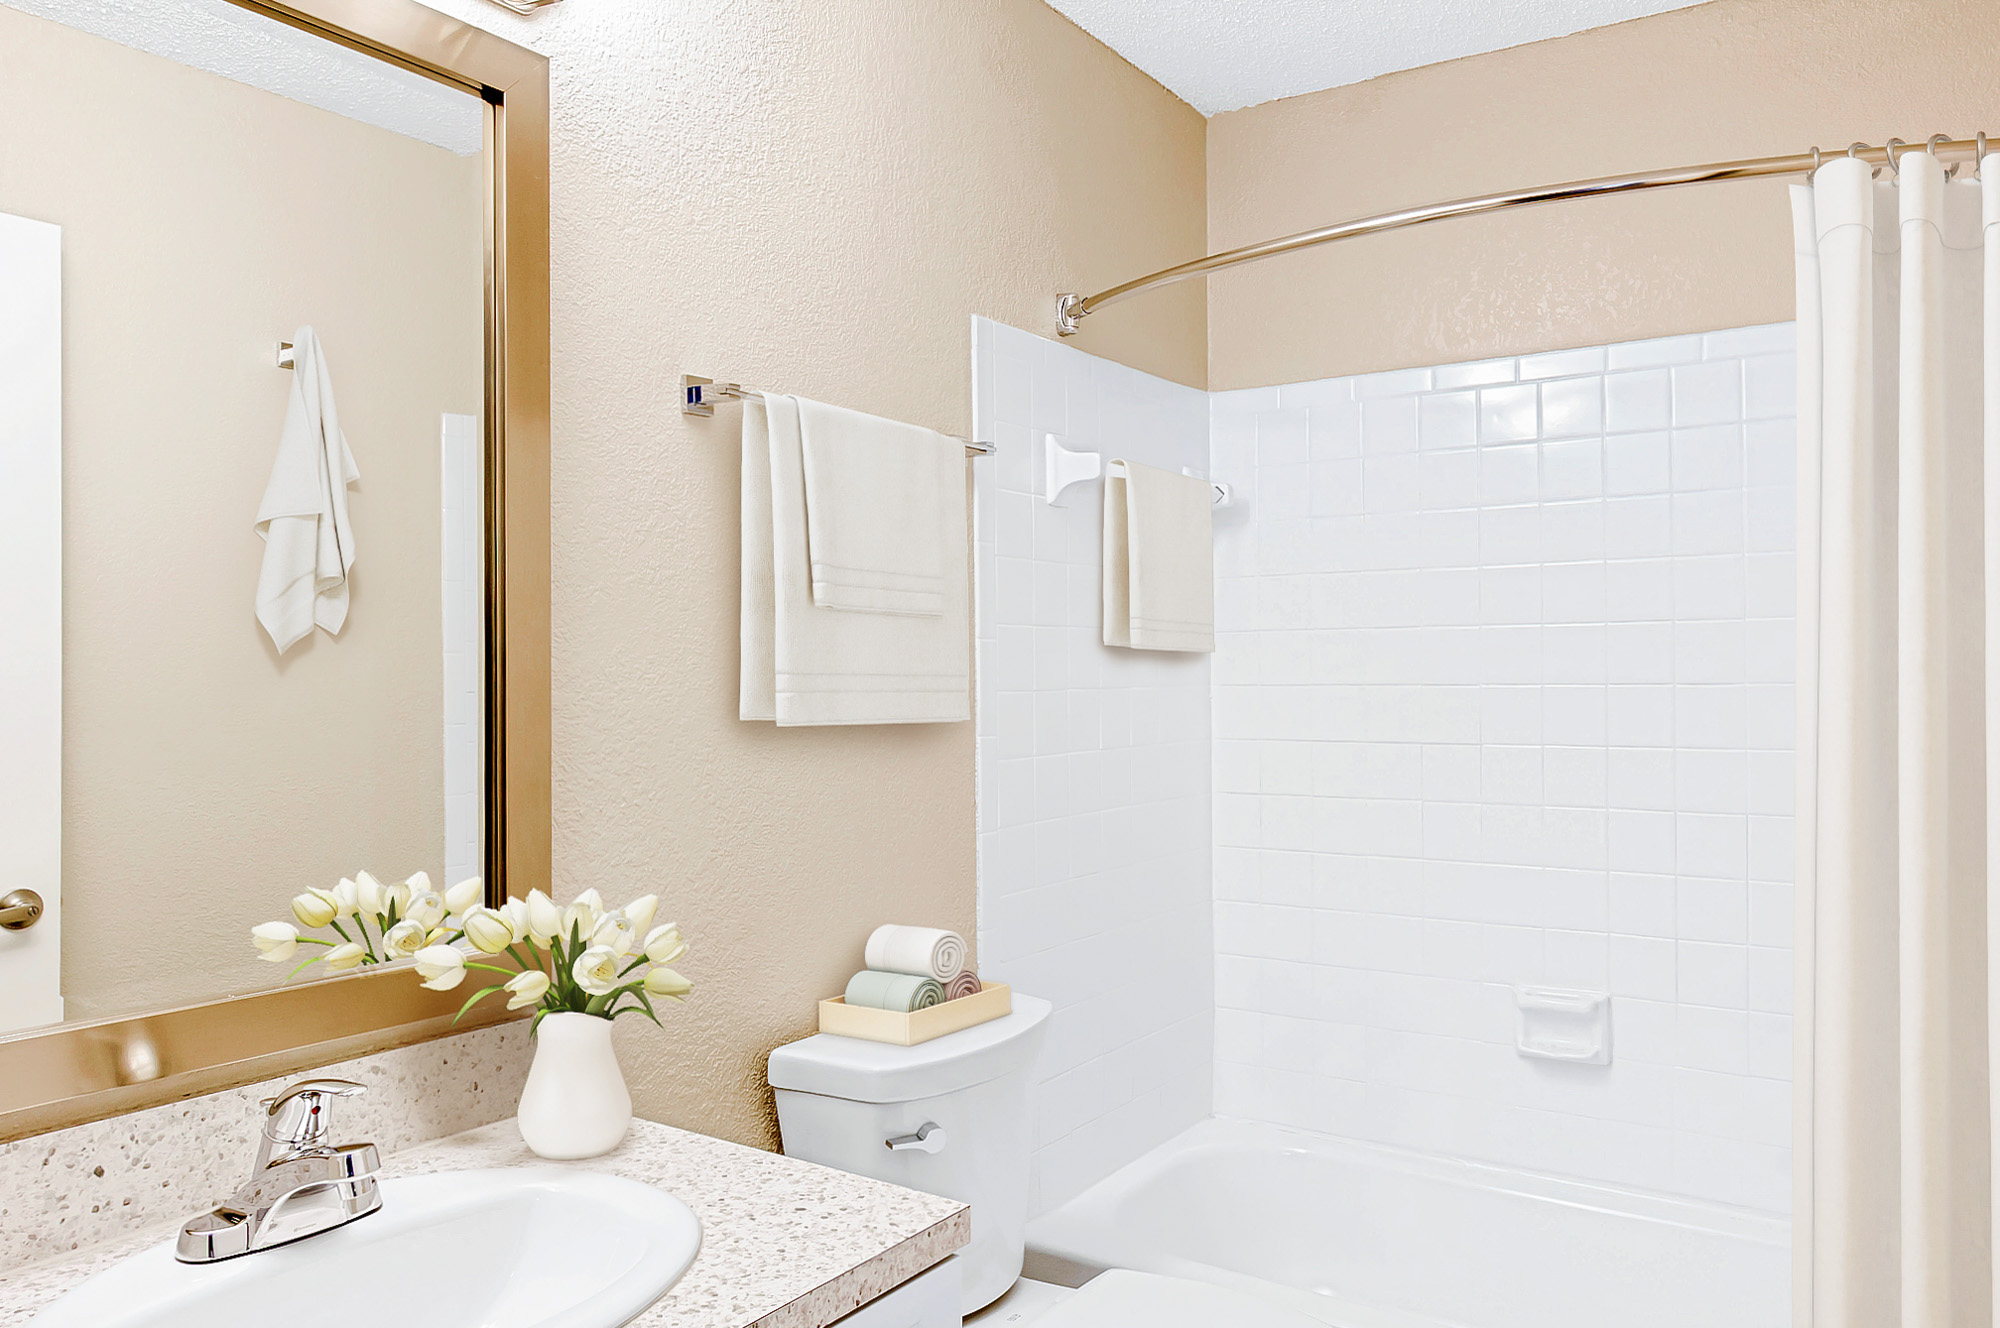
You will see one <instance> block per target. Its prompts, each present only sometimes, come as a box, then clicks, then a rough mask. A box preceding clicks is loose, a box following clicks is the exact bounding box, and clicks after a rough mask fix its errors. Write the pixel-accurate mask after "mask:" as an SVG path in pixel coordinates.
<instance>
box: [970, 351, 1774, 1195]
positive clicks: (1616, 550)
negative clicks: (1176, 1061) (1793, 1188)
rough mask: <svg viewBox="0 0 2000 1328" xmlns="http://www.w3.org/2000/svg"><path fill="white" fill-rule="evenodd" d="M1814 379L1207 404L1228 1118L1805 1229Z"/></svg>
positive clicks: (1752, 360)
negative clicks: (1650, 1193) (1798, 1218)
mask: <svg viewBox="0 0 2000 1328" xmlns="http://www.w3.org/2000/svg"><path fill="white" fill-rule="evenodd" d="M1792 347H1793V335H1792V326H1791V325H1790V324H1778V325H1773V326H1768V327H1752V328H1743V329H1739V330H1734V331H1729V332H1719V333H1711V334H1707V335H1698V336H1685V337H1674V338H1669V339H1665V340H1660V341H1648V342H1639V343H1632V344H1627V345H1620V346H1610V347H1600V348H1591V349H1585V350H1575V351H1563V352H1558V353H1554V354H1549V355H1534V356H1525V357H1522V358H1521V359H1518V360H1494V361H1485V362H1481V363H1479V364H1461V365H1449V366H1445V367H1441V368H1436V369H1428V370H1424V369H1419V370H1404V371H1398V372H1396V373H1387V374H1372V375H1367V376H1364V377H1358V378H1346V379H1332V380H1328V381H1324V382H1315V383H1302V384H1297V385H1294V386H1286V387H1281V388H1261V389H1255V390H1251V391H1243V392H1226V393H1217V394H1214V395H1213V396H1212V397H1211V398H1210V409H1211V430H1212V432H1211V437H1212V459H1211V464H1212V467H1213V471H1214V474H1215V477H1216V478H1217V479H1221V480H1226V481H1228V482H1230V483H1232V484H1234V485H1235V486H1236V487H1237V491H1238V493H1240V494H1241V495H1242V496H1243V500H1244V501H1243V502H1242V503H1241V505H1240V506H1239V507H1237V508H1235V509H1231V510H1229V511H1226V512H1225V513H1223V514H1222V519H1221V520H1219V521H1218V525H1217V541H1216V559H1217V574H1218V593H1217V605H1216V608H1217V615H1218V629H1219V640H1218V646H1217V651H1216V654H1215V656H1214V659H1213V664H1212V668H1213V677H1214V719H1213V732H1214V758H1213V759H1214V798H1215V808H1214V891H1215V945H1216V970H1215V998H1216V1004H1217V1010H1216V1016H1215V1048H1216V1065H1215V1109H1216V1111H1217V1112H1218V1113H1219V1114H1223V1115H1231V1116H1245V1117H1254V1118H1258V1119H1262V1120H1269V1121H1275V1122H1278V1123H1281V1124H1286V1125H1293V1126H1299V1127H1304V1128H1308V1129H1314V1130H1321V1131H1325V1132H1328V1133H1332V1134H1338V1135H1346V1136H1350V1137H1356V1138H1363V1139H1372V1140H1380V1141H1384V1142H1388V1143H1391V1144H1396V1145H1400V1146H1404V1147H1409V1148H1413V1149H1419V1150H1422V1151H1424V1152H1428V1153H1437V1154H1446V1155H1452V1156H1459V1157H1467V1158H1476V1159H1483V1160H1488V1161H1493V1162H1498V1163H1502V1164H1506V1165H1514V1166H1521V1167H1526V1168H1531V1169H1535V1170H1540V1171H1548V1172H1556V1173H1562V1174H1566V1175H1570V1176H1579V1177H1585V1178H1589V1179H1594V1180H1601V1181H1605V1182H1609V1183H1612V1184H1619V1185H1630V1186H1635V1187H1639V1188H1644V1189H1651V1190H1660V1191H1670V1192H1675V1193H1680V1194H1687V1195H1694V1196H1698V1197H1702V1198H1707V1199H1711V1200H1716V1201H1720V1202H1724V1203H1730V1204H1739V1205H1745V1206H1749V1207H1754V1208H1761V1209H1767V1210H1774V1211H1782V1210H1785V1209H1787V1208H1788V1207H1789V1184H1790V1181H1789V1177H1790V1137H1791V1096H1790V1094H1791V1090H1790V1083H1789V1080H1790V1072H1791V1018H1790V999H1791V956H1792V952H1791V879H1792V863H1791V843H1792V840H1791V810H1792V805H1791V802H1792V675H1793V658H1792V636H1793V621H1792V620H1793V600H1794V592H1793V525H1794V517H1793V450H1794V429H1793V397H1792V382H1793V355H1792ZM1002 418H1006V416H1004V415H1003V416H1002ZM1023 501H1025V500H1023ZM1004 529H1005V527H1004V525H1003V531H1004ZM1003 542H1004V536H1003ZM1002 552H1003V554H1004V553H1005V549H1004V548H1003V549H1002ZM1072 566H1073V567H1083V563H1082V562H1078V563H1076V564H1073V565H1072ZM1084 574H1085V575H1087V574H1088V569H1087V568H1084ZM1000 621H1001V622H1003V623H1004V622H1011V621H1015V620H1014V619H1008V618H1004V617H1003V618H1001V619H1000ZM1002 630H1003V631H1004V630H1005V629H1004V628H1003V629H1002ZM1023 648H1025V647H1017V649H1023ZM1002 649H1003V651H1004V647H1003V648H1002ZM983 690H984V689H983V688H982V691H983ZM1016 704H1027V703H1026V702H1017V703H1016ZM1099 704H1102V701H1101V700H1100V702H1099ZM1006 727H1007V726H1006V725H1005V724H1004V723H1002V724H1000V725H999V726H998V727H997V728H996V729H995V732H1000V731H1004V730H1005V729H1006ZM1188 731H1189V732H1190V733H1192V732H1193V731H1194V725H1193V724H1192V723H1190V724H1189V727H1188ZM982 732H985V729H982ZM982 741H983V742H984V741H986V740H984V739H983V740H982ZM1001 778H1002V779H1003V780H1004V779H1005V778H1006V776H1005V775H1004V774H1003V775H1002V776H1001ZM1019 778H1021V779H1023V780H1025V778H1026V776H1025V775H1023V776H1019ZM1001 805H1002V810H1003V812H1004V808H1005V805H1006V804H1005V801H1004V799H1003V801H1002V804H1001ZM1523 984H1544V985H1553V986H1564V987H1581V988H1590V989H1596V990H1608V991H1610V992H1611V993H1612V994H1613V1015H1612V1022H1613V1032H1612V1042H1613V1053H1614V1054H1613V1062H1612V1064H1611V1065H1609V1066H1604V1067H1597V1066H1582V1065H1564V1064H1554V1063H1549V1062H1537V1061H1530V1060H1526V1059H1523V1058H1522V1057H1520V1056H1519V1055H1518V1054H1517V1053H1516V1052H1515V1050H1514V1032H1515V1011H1514V1002H1513V994H1512V989H1513V988H1514V987H1515V986H1516V985H1523Z"/></svg>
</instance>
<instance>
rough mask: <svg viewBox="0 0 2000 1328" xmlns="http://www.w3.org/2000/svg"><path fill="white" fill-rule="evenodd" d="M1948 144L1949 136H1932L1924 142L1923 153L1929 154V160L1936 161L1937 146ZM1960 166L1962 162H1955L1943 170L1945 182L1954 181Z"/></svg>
mask: <svg viewBox="0 0 2000 1328" xmlns="http://www.w3.org/2000/svg"><path fill="white" fill-rule="evenodd" d="M1949 142H1951V135H1950V134H1932V135H1931V136H1930V137H1929V138H1927V139H1925V140H1924V151H1925V152H1927V153H1929V154H1930V156H1931V160H1933V161H1935V160H1937V149H1938V144H1940V143H1949ZM1962 165H1964V163H1963V162H1957V161H1955V162H1953V163H1952V164H1951V165H1949V166H1947V167H1945V168H1944V178H1945V180H1946V181H1947V182H1949V181H1952V180H1956V179H1957V178H1958V168H1959V167H1960V166H1962Z"/></svg>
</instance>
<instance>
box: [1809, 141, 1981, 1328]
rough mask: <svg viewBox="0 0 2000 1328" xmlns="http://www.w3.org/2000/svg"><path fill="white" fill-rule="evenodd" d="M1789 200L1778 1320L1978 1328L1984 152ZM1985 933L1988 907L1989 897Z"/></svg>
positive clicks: (1852, 171)
mask: <svg viewBox="0 0 2000 1328" xmlns="http://www.w3.org/2000/svg"><path fill="white" fill-rule="evenodd" d="M1985 174H1986V176H1987V178H1986V180H1985V182H1984V183H1983V184H1981V183H1980V182H1978V181H1976V180H1971V179H1961V180H1956V181H1950V180H1947V179H1946V176H1945V172H1944V169H1943V168H1942V167H1941V166H1940V165H1939V164H1938V163H1937V162H1936V161H1935V160H1933V159H1932V158H1930V157H1929V156H1927V155H1925V154H1924V153H1923V152H1922V151H1921V150H1912V151H1910V152H1908V153H1907V155H1905V156H1904V158H1903V160H1902V168H1901V173H1900V178H1897V177H1895V176H1892V174H1891V173H1890V172H1889V171H1887V170H1885V171H1884V172H1883V178H1882V179H1880V180H1871V178H1870V170H1869V167H1868V166H1867V165H1866V164H1865V163H1863V162H1860V161H1855V160H1851V159H1847V158H1841V159H1838V160H1835V161H1833V162H1831V163H1829V164H1827V165H1825V166H1823V167H1821V168H1820V170H1819V171H1818V172H1817V173H1816V174H1815V175H1814V177H1813V182H1812V184H1811V186H1810V187H1805V186H1801V187H1797V188H1795V189H1794V190H1793V205H1794V219H1795V228H1794V233H1795V238H1796V241H1797V253H1798V292H1799V297H1798V298H1799V325H1798V344H1799V444H1800V446H1799V495H1800V498H1799V514H1800V527H1799V563H1800V578H1799V586H1800V592H1799V617H1798V625H1799V641H1800V651H1799V693H1800V695H1799V720H1800V722H1799V732H1798V740H1799V774H1800V797H1799V804H1798V828H1799V833H1798V839H1797V845H1798V862H1797V869H1798V877H1797V879H1798V898H1799V912H1798V936H1797V959H1798V964H1799V981H1798V991H1799V1002H1798V1023H1797V1043H1796V1047H1797V1070H1798V1073H1797V1090H1796V1091H1797V1103H1798V1117H1797V1127H1798V1128H1797V1133H1796V1151H1795V1154H1794V1163H1793V1165H1794V1167H1795V1175H1796V1186H1795V1189H1796V1204H1795V1211H1794V1232H1793V1241H1794V1250H1795V1256H1794V1257H1795V1267H1796V1269H1797V1274H1798V1275H1797V1278H1796V1282H1795V1287H1796V1295H1795V1303H1794V1321H1795V1322H1796V1323H1797V1324H1799V1325H1809V1326H1810V1328H1945V1326H1946V1325H1951V1326H1952V1328H1959V1326H1960V1325H1974V1324H1979V1325H1991V1324H1993V1322H1994V1320H1993V1310H1992V1307H1993V1305H1994V1303H1995V1300H1994V1294H1993V1276H1994V1271H1993V1270H1994V1260H1993V1258H1992V1240H1991V1233H1992V1231H1993V1229H1994V1221H1993V1196H1994V1193H1995V1187H1994V1185H1993V1184H1992V1181H1991V1166H1990V1159H1991V1156H1992V1152H1993V1149H1992V1141H1993V1138H1994V1135H1995V1122H1996V1117H1995V1115H1994V1104H1995V1102H2000V1094H1995V1093H1993V1092H1992V1091H1991V1089H1990V1080H1989V1074H1990V1070H1989V1067H1990V1066H1992V1065H1995V1064H2000V1055H1993V1054H1991V1053H1990V1050H1989V1039H1990V1038H1991V1037H1992V1036H1993V1034H1994V1032H1995V1030H2000V1020H1996V1019H1995V1018H1993V1017H1992V1014H1991V1012H1992V1011H1993V1010H1994V1009H1996V1008H2000V1005H1996V1002H1995V999H1994V995H1993V989H1992V985H1991V984H1992V982H1993V981H1994V980H1995V979H2000V965H1996V964H1994V963H1992V962H1991V956H1992V955H1993V954H1994V953H1995V942H1996V935H1995V933H1994V932H1992V931H1990V930H1989V909H1988V906H1987V890H1988V876H1987V863H1988V861H1989V860H1991V861H1994V862H1996V863H2000V846H1995V844H1994V841H1993V839H1992V836H1993V834H1994V832H1995V830H1996V829H2000V779H1996V780H1994V781H1992V783H1991V785H1990V786H1989V783H1988V780H1987V778H1986V771H1987V769H1988V768H1989V767H1994V768H1996V769H2000V745H1996V737H2000V732H1997V730H2000V725H1991V726H1990V725H1989V722H1988V716H1989V715H1991V716H1994V717H1995V718H1996V719H2000V700H1996V698H1995V697H1994V696H1993V695H1991V693H1992V692H1993V689H1994V683H1993V682H1992V681H1991V680H1989V678H1988V676H1987V673H1986V668H1985V661H1986V659H1987V658H1988V657H1989V656H1990V657H1992V658H1994V659H1995V660H2000V643H1996V641H1995V638H1994V632H1995V631H1996V629H2000V609H1996V607H1995V596H1996V595H2000V487H1996V486H2000V462H1996V460H1995V455H1996V453H1995V449H1996V447H2000V430H1996V428H1995V425H1994V422H1995V421H1996V419H2000V353H1996V352H2000V225H1996V223H2000V162H1996V163H1995V165H1994V166H1993V167H1991V168H1988V170H1987V171H1986V172H1985ZM1991 912H1992V914H1993V916H1992V918H1991V921H1992V923H1995V924H2000V909H1996V910H1992V911H1991Z"/></svg>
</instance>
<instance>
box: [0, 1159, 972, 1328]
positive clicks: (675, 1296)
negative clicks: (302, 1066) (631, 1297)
mask: <svg viewBox="0 0 2000 1328" xmlns="http://www.w3.org/2000/svg"><path fill="white" fill-rule="evenodd" d="M516 1166H519V1167H528V1166H535V1167H574V1168H578V1169H581V1170H586V1171H601V1172H605V1173H608V1174H611V1175H616V1176H624V1177H627V1178H628V1179H631V1180H636V1181H639V1182H641V1183H643V1184H647V1185H654V1186H657V1187H659V1188H660V1189H663V1190H666V1191H667V1192H668V1193H670V1194H673V1195H674V1196H675V1197H677V1198H679V1199H680V1200H682V1201H683V1202H684V1203H686V1204H687V1205H688V1207H690V1208H692V1209H693V1210H694V1212H695V1215H696V1216H697V1217H699V1218H700V1219H701V1224H702V1244H701V1253H700V1254H699V1255H698V1256H697V1257H696V1259H695V1261H694V1265H693V1266H692V1267H690V1268H689V1269H688V1271H687V1274H686V1275H685V1276H684V1277H682V1278H681V1280H680V1281H679V1282H678V1283H676V1284H675V1286H674V1288H673V1289H672V1290H671V1291H669V1292H668V1293H667V1294H666V1295H665V1296H664V1297H663V1298H661V1300H660V1301H659V1302H658V1303H657V1304H655V1305H654V1306H653V1307H652V1308H651V1309H649V1310H647V1311H646V1312H645V1313H644V1314H642V1315H640V1316H639V1317H638V1318H637V1319H635V1320H633V1321H632V1323H631V1325H630V1328H825V1325H827V1324H830V1323H832V1322H833V1321H834V1320H836V1319H839V1318H841V1317H842V1316H843V1315H846V1314H850V1313H852V1312H853V1311H854V1310H856V1309H858V1308H860V1307H861V1306H863V1305H865V1304H867V1303H868V1302H870V1301H872V1300H874V1299H876V1298H877V1297H879V1296H881V1295H884V1294H885V1293H887V1292H889V1291H891V1290H893V1289H894V1288H896V1287H897V1286H900V1285H901V1284H902V1283H904V1282H906V1281H908V1280H909V1279H910V1278H912V1277H915V1276H916V1275H917V1274H919V1273H921V1272H923V1271H924V1270H926V1269H928V1268H931V1267H933V1266H934V1265H936V1264H938V1263H939V1262H941V1261H943V1260H944V1259H945V1258H947V1257H948V1256H949V1255H951V1254H952V1253H953V1252H954V1251H955V1250H958V1249H961V1248H963V1247H964V1246H965V1245H966V1243H967V1242H968V1241H969V1240H970V1239H971V1236H972V1218H971V1212H972V1210H971V1209H970V1208H968V1207H967V1206H966V1205H964V1204H962V1203H960V1202H958V1201H957V1200H955V1199H945V1198H940V1197H939V1196H937V1195H934V1194H925V1193H922V1192H920V1191H917V1190H908V1189H904V1188H903V1187H901V1186H898V1185H891V1184H888V1183H887V1182H884V1181H879V1180H874V1179H871V1178H869V1177H866V1176H856V1175H851V1174H849V1173H847V1172H844V1171H835V1170H833V1169H832V1168H830V1167H822V1166H819V1165H817V1164H815V1163H811V1162H805V1161H802V1160H800V1159H798V1158H794V1157H786V1156H784V1155H783V1154H781V1153H767V1152H764V1151H763V1150H761V1149H757V1148H750V1147H747V1146H745V1145H743V1144H736V1143H731V1142H729V1141H728V1140H725V1139H716V1138H711V1137H710V1136H708V1135H703V1134H695V1133H692V1132H690V1131H687V1130H680V1129H676V1128H674V1127H673V1126H670V1125H660V1124H657V1123H655V1122H652V1121H643V1120H634V1121H633V1122H632V1129H631V1132H630V1133H629V1134H628V1135H626V1137H625V1142H624V1143H622V1144H621V1145H619V1146H618V1148H616V1149H615V1150H613V1151H612V1152H610V1153H607V1154H605V1155H604V1156H603V1157H594V1158H589V1159H587V1160H584V1161H580V1162H548V1161H544V1160H543V1159H541V1158H538V1157H536V1156H535V1155H534V1154H533V1153H531V1152H529V1151H528V1147H527V1145H526V1144H524V1143H522V1142H521V1134H520V1131H519V1130H518V1129H517V1128H516V1127H515V1124H514V1122H513V1121H512V1120H511V1119H509V1120H503V1121H496V1122H494V1123H493V1124H491V1125H483V1126H480V1127H479V1128H477V1129H473V1130H466V1131H464V1132H463V1133H460V1134H454V1135H450V1136H448V1137H446V1138H443V1139H437V1140H433V1141H431V1142H429V1143H424V1144H418V1145H416V1146H414V1147H411V1148H408V1149H405V1150H404V1151H402V1152H400V1153H396V1154H394V1155H393V1156H391V1157H389V1158H387V1159H386V1160H385V1161H384V1164H383V1167H382V1172H381V1174H382V1176H383V1177H384V1178H392V1177H397V1176H414V1175H424V1174H427V1173H432V1172H441V1171H466V1170H471V1169H474V1168H480V1167H516ZM176 1225H177V1224H176ZM172 1235H173V1229H172V1228H168V1229H165V1230H162V1229H157V1228H156V1229H154V1230H151V1231H147V1232H145V1233H142V1234H139V1235H135V1236H130V1237H126V1238H122V1239H119V1240H116V1241H112V1242H108V1243H107V1244H105V1245H101V1246H96V1247H91V1248H87V1249H82V1250H77V1251H75V1252H74V1253H72V1254H69V1255H65V1256H63V1257H60V1258H57V1259H51V1260H46V1261H44V1262H41V1263H38V1264H33V1265H30V1266H28V1267H24V1268H20V1269H17V1270H15V1271H13V1272H11V1273H7V1274H0V1328H13V1326H14V1325H18V1324H25V1323H26V1322H27V1321H28V1320H29V1319H30V1318H31V1317H33V1315H34V1314H36V1313H37V1312H38V1311H39V1310H41V1309H42V1308H43V1307H45V1306H47V1305H48V1304H49V1303H50V1302H52V1301H54V1300H55V1299H56V1298H57V1297H59V1296H61V1295H63V1294H64V1293H65V1292H67V1291H69V1290H70V1289H71V1288H73V1287H75V1286H77V1285H78V1284H80V1283H81V1282H83V1281H84V1280H85V1279H87V1278H89V1277H90V1276H92V1275H94V1274H96V1273H98V1272H101V1271H103V1270H104V1269H105V1268H108V1267H110V1266H111V1265H112V1264H114V1263H116V1262H117V1261H119V1260H121V1259H124V1258H127V1257H129V1256H130V1255H132V1254H135V1253H137V1252H138V1251H140V1250H143V1249H145V1248H147V1247H149V1246H151V1245H155V1244H158V1243H159V1242H161V1241H163V1240H168V1239H171V1238H172ZM249 1257H251V1258H255V1257H256V1256H255V1255H251V1256H249Z"/></svg>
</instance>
